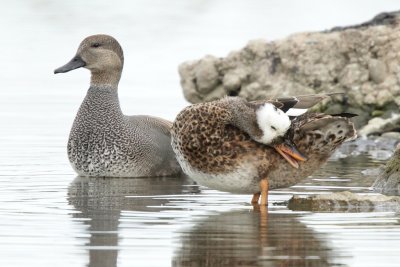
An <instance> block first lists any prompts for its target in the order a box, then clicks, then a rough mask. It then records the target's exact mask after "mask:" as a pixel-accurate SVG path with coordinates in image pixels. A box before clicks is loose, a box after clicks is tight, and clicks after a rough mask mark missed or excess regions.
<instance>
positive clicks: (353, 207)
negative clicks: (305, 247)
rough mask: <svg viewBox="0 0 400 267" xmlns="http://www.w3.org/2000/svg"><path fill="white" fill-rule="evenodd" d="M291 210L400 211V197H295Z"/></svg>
mask: <svg viewBox="0 0 400 267" xmlns="http://www.w3.org/2000/svg"><path fill="white" fill-rule="evenodd" d="M288 207H289V209H291V210H307V211H320V212H321V211H325V212H326V211H346V212H365V211H400V197H398V196H391V197H389V196H385V195H381V194H364V195H361V194H355V193H351V192H348V191H345V192H337V193H330V194H321V195H313V196H308V197H300V196H293V197H292V198H291V199H290V200H289V204H288Z"/></svg>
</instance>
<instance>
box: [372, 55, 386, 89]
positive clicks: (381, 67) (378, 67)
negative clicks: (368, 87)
mask: <svg viewBox="0 0 400 267" xmlns="http://www.w3.org/2000/svg"><path fill="white" fill-rule="evenodd" d="M368 69H369V77H370V78H371V79H372V80H373V81H374V82H375V83H378V84H379V83H381V82H383V81H384V80H385V79H386V76H387V70H386V65H385V63H384V62H382V61H381V60H378V59H374V58H372V59H370V61H369V63H368Z"/></svg>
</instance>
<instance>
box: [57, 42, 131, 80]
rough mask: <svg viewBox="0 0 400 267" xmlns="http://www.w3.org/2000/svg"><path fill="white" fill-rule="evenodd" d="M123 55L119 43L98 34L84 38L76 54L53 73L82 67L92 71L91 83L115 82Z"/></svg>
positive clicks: (119, 71) (119, 72) (119, 74)
mask: <svg viewBox="0 0 400 267" xmlns="http://www.w3.org/2000/svg"><path fill="white" fill-rule="evenodd" d="M123 64H124V55H123V51H122V48H121V46H120V44H119V43H118V42H117V40H115V38H113V37H112V36H109V35H104V34H98V35H92V36H89V37H87V38H85V39H84V40H83V41H82V42H81V44H80V45H79V48H78V51H77V52H76V55H75V56H74V57H73V58H72V59H71V60H70V61H69V62H68V63H67V64H65V65H64V66H61V67H59V68H57V69H55V70H54V73H55V74H57V73H65V72H68V71H71V70H74V69H78V68H81V67H84V68H86V69H88V70H90V71H91V73H92V79H91V83H92V84H104V83H106V84H107V83H111V84H114V83H117V84H118V82H119V79H120V77H121V72H122V68H123Z"/></svg>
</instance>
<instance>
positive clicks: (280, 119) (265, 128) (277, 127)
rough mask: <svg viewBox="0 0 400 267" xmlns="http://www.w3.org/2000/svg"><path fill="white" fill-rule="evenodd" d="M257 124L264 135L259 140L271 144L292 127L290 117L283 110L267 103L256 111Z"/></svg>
mask: <svg viewBox="0 0 400 267" xmlns="http://www.w3.org/2000/svg"><path fill="white" fill-rule="evenodd" d="M256 117H257V124H258V127H260V129H261V131H262V132H263V135H262V136H261V138H260V140H256V141H258V142H261V143H264V144H270V143H271V141H272V140H274V139H275V138H276V137H278V136H283V135H284V134H285V133H286V132H287V130H289V128H290V119H289V116H288V115H286V114H285V113H284V112H283V111H282V110H280V109H278V108H276V107H275V106H274V105H272V104H270V103H265V104H264V105H262V106H261V107H260V108H259V109H258V110H257V111H256Z"/></svg>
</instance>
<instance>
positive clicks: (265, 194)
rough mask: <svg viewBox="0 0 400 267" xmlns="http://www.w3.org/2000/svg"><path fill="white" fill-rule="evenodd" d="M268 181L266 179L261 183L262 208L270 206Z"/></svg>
mask: <svg viewBox="0 0 400 267" xmlns="http://www.w3.org/2000/svg"><path fill="white" fill-rule="evenodd" d="M268 187H269V185H268V179H267V178H264V179H262V180H261V181H260V189H261V203H260V205H261V206H267V205H268Z"/></svg>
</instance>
